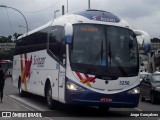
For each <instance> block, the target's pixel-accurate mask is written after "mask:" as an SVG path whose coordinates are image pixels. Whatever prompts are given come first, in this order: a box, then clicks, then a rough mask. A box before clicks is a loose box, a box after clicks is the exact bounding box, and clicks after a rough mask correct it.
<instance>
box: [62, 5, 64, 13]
mask: <svg viewBox="0 0 160 120" xmlns="http://www.w3.org/2000/svg"><path fill="white" fill-rule="evenodd" d="M62 15H64V5H62Z"/></svg>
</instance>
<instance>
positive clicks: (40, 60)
mask: <svg viewBox="0 0 160 120" xmlns="http://www.w3.org/2000/svg"><path fill="white" fill-rule="evenodd" d="M45 60H46V57H39V56H38V57H37V56H36V55H35V56H34V63H33V65H37V67H44V63H45Z"/></svg>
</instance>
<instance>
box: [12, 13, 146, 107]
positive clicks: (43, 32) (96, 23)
mask: <svg viewBox="0 0 160 120" xmlns="http://www.w3.org/2000/svg"><path fill="white" fill-rule="evenodd" d="M141 33H143V32H139V31H136V32H135V31H133V30H132V29H131V28H130V26H129V25H128V23H127V22H125V21H123V20H121V19H120V18H118V17H117V16H115V15H114V14H112V13H110V12H105V11H99V10H86V11H80V12H75V13H71V14H67V15H64V16H61V17H59V18H57V19H55V20H53V21H51V22H49V23H47V24H45V25H44V26H41V27H39V28H37V29H35V30H33V31H30V32H29V33H27V34H25V35H22V36H20V37H19V39H18V41H17V45H16V49H15V56H14V60H13V73H12V78H13V85H14V86H16V87H17V88H19V93H20V95H21V96H23V93H24V92H30V93H33V94H37V95H40V96H44V97H46V100H47V103H48V106H49V108H52V107H53V106H54V105H55V104H56V101H59V102H62V103H66V104H78V105H87V106H99V108H104V109H108V108H109V107H116V108H117V107H127V108H132V107H137V106H138V102H139V83H140V81H139V52H138V42H137V37H136V35H140V34H141ZM148 44H149V43H147V45H148Z"/></svg>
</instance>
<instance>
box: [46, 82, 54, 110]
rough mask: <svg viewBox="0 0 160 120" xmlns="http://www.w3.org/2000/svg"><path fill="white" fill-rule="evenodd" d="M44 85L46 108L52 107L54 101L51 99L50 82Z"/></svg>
mask: <svg viewBox="0 0 160 120" xmlns="http://www.w3.org/2000/svg"><path fill="white" fill-rule="evenodd" d="M46 87H47V89H46V101H47V104H48V108H49V109H53V106H54V101H53V99H52V88H51V85H50V83H49V84H48V85H47V86H46Z"/></svg>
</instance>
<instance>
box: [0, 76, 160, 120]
mask: <svg viewBox="0 0 160 120" xmlns="http://www.w3.org/2000/svg"><path fill="white" fill-rule="evenodd" d="M0 111H1V112H2V111H3V112H4V111H13V112H26V111H27V112H33V111H34V112H42V114H43V118H23V119H26V120H28V119H31V120H32V119H34V120H36V119H37V120H41V119H42V120H43V119H45V120H55V119H56V120H62V119H65V120H75V119H76V120H78V119H83V120H84V119H87V120H88V119H92V120H99V119H102V120H106V119H111V120H117V119H118V120H123V119H124V118H125V119H128V120H133V119H136V120H137V119H140V120H143V119H144V120H150V119H151V120H160V112H159V113H157V112H158V111H160V103H158V104H155V105H153V104H151V103H150V101H149V100H148V101H146V102H141V101H140V103H139V106H138V107H137V108H111V109H110V110H109V111H99V110H98V108H96V107H81V106H71V105H64V104H59V106H58V108H55V109H54V110H49V109H48V107H47V105H46V102H45V99H44V98H43V97H40V96H36V95H32V94H27V95H26V96H25V97H19V95H18V89H17V88H15V87H13V86H12V84H11V78H7V79H6V81H5V89H4V100H3V103H0ZM146 111H147V114H150V113H153V114H155V115H156V114H158V115H159V116H158V117H142V116H141V115H142V114H146ZM140 113H142V114H141V115H140ZM1 114H2V113H1ZM46 114H47V115H46ZM130 114H133V116H136V115H140V116H141V117H129V116H130ZM44 115H46V117H45V116H44ZM1 119H2V120H3V119H4V118H0V120H1ZM5 119H9V120H10V119H11V120H12V119H13V120H19V119H20V120H21V119H22V118H19V117H18V118H5Z"/></svg>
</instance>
